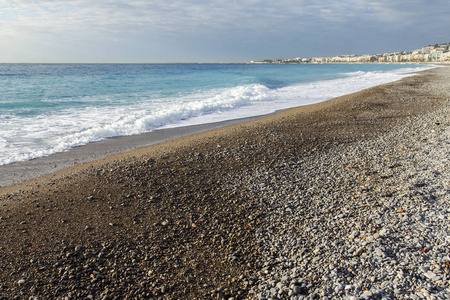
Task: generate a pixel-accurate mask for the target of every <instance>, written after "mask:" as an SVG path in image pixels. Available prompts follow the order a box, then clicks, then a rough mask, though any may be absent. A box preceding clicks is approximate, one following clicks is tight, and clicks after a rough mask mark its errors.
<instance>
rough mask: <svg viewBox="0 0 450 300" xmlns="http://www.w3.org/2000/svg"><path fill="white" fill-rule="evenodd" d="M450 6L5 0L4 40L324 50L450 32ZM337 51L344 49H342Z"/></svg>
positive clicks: (383, 0) (415, 1) (282, 0)
mask: <svg viewBox="0 0 450 300" xmlns="http://www.w3.org/2000/svg"><path fill="white" fill-rule="evenodd" d="M448 7H449V5H448V3H447V2H446V0H445V1H444V0H428V1H419V0H410V1H405V0H400V1H391V0H389V1H387V0H380V1H371V0H334V1H332V0H325V1H320V3H315V2H312V1H304V0H297V1H295V0H278V1H273V0H244V1H242V0H241V1H237V0H234V1H233V0H209V1H208V0H191V1H186V0H184V1H181V0H172V1H168V0H151V1H145V0H128V1H123V0H96V1H90V0H71V1H67V0H40V1H39V0H37V1H31V0H0V27H1V28H2V30H1V31H0V43H1V44H2V45H5V43H6V44H7V45H9V46H8V47H9V50H10V52H14V51H13V50H12V49H13V48H17V49H19V48H21V49H23V47H32V46H33V45H34V46H35V45H40V46H42V47H44V48H45V47H49V45H52V43H53V44H54V45H55V44H57V43H58V42H61V40H64V41H65V42H66V43H69V44H70V45H71V46H74V45H76V47H79V49H80V51H82V49H83V47H84V46H86V47H87V46H90V47H97V48H98V49H101V48H102V47H103V48H110V46H111V44H110V43H113V42H116V43H117V44H118V45H119V47H117V49H116V51H117V52H116V54H117V55H125V56H126V55H129V54H126V53H123V54H120V53H119V52H120V49H121V48H123V49H137V48H138V47H144V48H147V49H149V51H150V53H153V54H154V55H157V51H156V50H157V49H159V50H160V51H164V50H163V49H164V45H165V44H167V45H168V46H167V47H173V45H180V43H184V44H183V45H184V46H183V47H184V49H183V50H184V51H188V50H189V48H190V47H191V48H192V49H197V50H198V48H199V47H198V46H196V45H194V41H195V43H197V44H198V43H203V45H204V46H205V47H206V46H207V48H208V49H209V50H210V51H217V50H215V49H214V47H212V46H210V45H206V43H214V42H216V43H217V44H219V45H220V44H225V42H228V43H231V44H234V45H236V47H235V48H237V49H239V51H240V52H245V51H248V52H250V51H252V50H255V49H257V48H258V47H261V46H264V47H266V48H267V50H268V51H267V53H268V54H270V53H271V51H272V50H275V49H276V47H274V46H270V43H269V42H268V41H270V40H272V41H273V42H274V43H279V44H285V46H284V48H289V47H291V48H294V47H297V48H299V47H300V48H302V47H303V48H305V49H306V47H310V48H311V51H317V50H315V49H313V48H314V45H312V44H311V43H312V42H315V43H319V44H320V45H321V47H324V46H326V45H328V47H330V48H333V45H338V44H341V43H340V42H339V39H341V40H342V39H344V40H345V39H348V38H349V33H351V36H354V37H358V38H363V37H364V35H368V34H371V35H372V36H382V35H386V34H392V35H396V34H400V33H402V34H403V33H404V32H408V30H415V32H417V33H421V34H424V33H423V31H425V30H426V31H427V32H428V31H436V30H437V29H439V28H442V29H441V30H443V31H445V29H444V28H448V25H449V21H448V17H447V16H448V13H449V9H450V8H448ZM436 36H437V37H441V36H443V33H442V34H440V35H439V34H437V35H436ZM294 37H297V39H302V40H303V42H302V43H300V42H299V41H298V40H296V39H295V38H294ZM411 38H412V37H411ZM215 39H216V40H215ZM423 39H424V38H423V37H422V38H421V39H419V38H418V39H417V43H418V44H420V43H421V40H423ZM327 40H329V44H327ZM189 41H192V43H193V44H192V45H190V44H189ZM379 42H380V43H382V42H383V39H382V38H380V39H379ZM436 42H444V41H436ZM84 43H86V44H84ZM88 43H91V44H89V45H88ZM121 43H122V44H121ZM239 43H242V44H243V45H246V46H248V50H245V49H243V48H242V47H239V46H238V44H239ZM125 44H126V45H125ZM102 45H103V46H102ZM155 45H157V46H155ZM222 46H223V45H222ZM386 46H387V45H386ZM251 47H253V49H251ZM271 47H272V50H271V49H270V48H271ZM231 50H232V49H231V47H230V51H231ZM259 50H260V49H258V51H259ZM343 50H345V49H342V51H343ZM124 51H125V50H124ZM152 51H153V52H152ZM171 51H172V52H173V49H172V50H171ZM258 51H255V52H258ZM334 51H336V52H337V53H339V49H338V48H336V49H334ZM5 52H8V50H5ZM169 52H170V51H169ZM281 54H283V53H281ZM174 55H176V53H175V52H174ZM231 55H232V53H230V57H231ZM236 55H238V54H236ZM130 58H131V56H130ZM130 58H129V59H130Z"/></svg>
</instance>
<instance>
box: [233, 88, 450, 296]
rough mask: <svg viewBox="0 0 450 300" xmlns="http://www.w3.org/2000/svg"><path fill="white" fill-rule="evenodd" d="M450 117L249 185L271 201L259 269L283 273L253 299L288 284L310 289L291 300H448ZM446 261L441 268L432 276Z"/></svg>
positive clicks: (284, 168) (440, 114) (258, 177)
mask: <svg viewBox="0 0 450 300" xmlns="http://www.w3.org/2000/svg"><path fill="white" fill-rule="evenodd" d="M441 84H442V82H440V83H439V86H441ZM444 86H446V89H447V90H446V91H447V92H448V91H450V83H448V82H447V83H445V84H444ZM449 116H450V105H447V106H446V107H442V108H441V109H440V110H437V111H435V112H431V113H429V114H424V115H421V116H417V117H411V118H410V119H408V121H405V122H406V123H407V124H406V123H405V124H403V125H399V126H398V127H396V128H395V129H393V130H392V131H391V132H389V133H387V134H384V135H381V136H380V137H379V138H378V139H374V140H365V141H362V142H360V143H359V144H358V145H355V144H348V145H344V144H340V145H339V146H337V148H334V149H333V151H330V153H322V152H321V153H320V156H314V154H311V155H309V156H308V157H306V158H301V159H299V160H298V161H285V162H280V163H278V164H277V165H275V166H273V170H270V169H264V168H262V169H260V170H255V171H253V172H246V174H243V175H241V176H240V177H239V182H240V183H241V184H244V183H245V188H247V189H248V190H250V191H253V192H254V195H252V197H254V198H257V199H264V200H261V202H260V203H261V204H260V205H261V209H262V210H264V211H265V214H266V216H267V221H266V224H267V230H260V229H258V230H257V235H256V239H257V243H258V244H259V245H262V247H261V252H260V254H261V255H262V256H263V258H262V259H261V263H262V264H264V263H267V265H271V266H276V267H275V268H271V269H270V272H267V273H266V275H265V276H261V277H260V278H258V284H257V285H256V288H255V293H258V292H259V293H265V294H270V295H275V293H273V292H274V291H273V290H270V288H269V290H267V289H266V288H265V286H266V283H268V282H270V280H273V279H275V278H278V279H282V278H283V279H284V278H286V277H285V276H289V280H291V281H294V282H295V281H297V282H300V279H303V280H304V281H303V282H302V286H303V284H306V285H305V286H304V288H301V287H300V285H294V286H293V287H292V286H291V291H292V292H291V293H289V295H288V298H287V299H300V297H298V296H300V295H301V296H302V297H304V298H305V299H307V298H308V297H309V298H312V296H313V295H321V297H322V298H323V297H328V298H330V299H359V298H363V299H372V298H373V299H375V298H374V297H376V299H395V298H405V295H415V291H421V294H422V295H423V296H424V297H426V298H430V299H431V298H432V297H437V299H450V282H448V281H443V280H442V278H443V277H442V276H443V273H444V272H443V270H444V265H443V263H444V261H443V260H442V257H447V255H448V252H447V249H448V247H449V246H450V239H447V238H446V237H447V236H448V233H449V232H448V225H447V224H448V216H447V214H448V211H449V209H450V193H448V191H447V190H446V189H447V188H446V186H448V182H450V171H449V169H448V168H446V167H444V166H447V165H448V160H449V159H450V157H449V155H448V153H450V130H449V129H448V125H444V124H450V117H449ZM434 119H439V120H446V121H441V123H440V124H441V125H440V127H441V130H435V132H432V131H431V130H430V129H429V128H428V127H427V126H426V124H429V123H433V121H432V120H434ZM445 126H447V127H445ZM444 127H445V129H444ZM417 133H420V135H419V134H417ZM349 166H352V167H349ZM437 174H438V175H437ZM227 180H228V181H229V182H230V185H233V187H235V188H236V187H237V186H239V184H238V183H232V182H233V178H229V179H227ZM287 182H293V183H295V184H287ZM336 186H339V187H340V188H339V189H336V188H335V187H336ZM438 195H439V196H438ZM285 207H289V208H290V209H291V210H292V211H293V212H295V214H286V209H285ZM443 212H445V213H443ZM264 228H266V227H264ZM439 259H440V261H441V263H437V264H438V265H439V264H440V266H433V268H430V267H429V266H428V265H432V262H433V264H436V263H435V262H438V261H439ZM305 278H307V279H306V280H305ZM282 281H283V280H282ZM328 282H331V283H332V285H331V287H329V288H328V287H326V285H327V283H328ZM429 284H431V286H432V287H433V288H431V289H430V288H429V287H430V286H429ZM437 284H439V286H440V287H441V288H439V289H437V288H434V287H436V285H437ZM276 288H277V289H278V290H280V289H282V286H281V285H277V287H276ZM365 288H368V290H366V289H365ZM424 288H426V289H424ZM272 289H274V288H273V287H272ZM273 297H275V298H273V299H284V298H283V297H281V296H280V297H278V298H277V296H273ZM406 298H408V297H406Z"/></svg>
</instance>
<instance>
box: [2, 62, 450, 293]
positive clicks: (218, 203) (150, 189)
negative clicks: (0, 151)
mask: <svg viewBox="0 0 450 300" xmlns="http://www.w3.org/2000/svg"><path fill="white" fill-rule="evenodd" d="M449 98H450V68H446V67H442V68H435V69H431V70H428V71H424V72H421V73H420V74H419V75H417V76H413V77H409V78H405V79H403V80H401V81H398V82H394V83H389V84H386V85H382V86H378V87H374V88H371V89H368V90H364V91H361V92H358V93H355V94H351V95H347V96H344V97H340V98H336V99H333V100H330V101H327V102H324V103H320V104H316V105H311V106H305V107H299V108H294V109H290V110H287V111H283V112H281V113H278V114H274V115H271V116H268V117H266V118H263V119H258V120H255V121H251V122H245V123H240V124H236V125H232V126H228V127H223V128H218V129H214V130H210V131H206V132H202V133H197V134H194V135H190V136H187V137H182V138H179V139H174V140H170V141H166V142H162V143H160V144H157V145H153V146H150V147H146V148H141V149H137V150H134V151H132V152H127V153H123V154H119V155H114V156H110V157H108V158H105V159H102V160H97V161H94V162H89V163H86V164H80V165H78V166H76V167H72V168H69V169H65V170H62V171H59V172H58V173H55V174H52V175H48V176H45V177H41V178H39V179H35V180H31V181H27V182H23V183H21V184H19V185H15V186H9V187H5V188H2V189H1V190H0V192H1V196H0V234H1V239H0V268H1V270H2V272H0V299H1V298H2V297H3V298H5V299H11V298H14V297H17V298H29V297H39V298H44V299H45V298H55V299H56V298H59V299H63V298H66V299H72V298H73V299H78V298H81V299H83V298H87V297H89V298H91V299H134V298H137V299H142V298H144V299H145V298H150V299H198V298H200V299H211V298H218V299H228V298H230V297H234V299H266V298H274V299H291V298H292V299H297V298H296V297H298V296H317V297H319V296H327V297H329V298H330V299H339V298H345V299H348V297H349V296H354V297H365V296H367V297H368V298H369V297H374V299H376V298H381V297H383V296H389V297H391V298H392V297H394V298H401V297H403V298H411V296H413V295H415V296H417V297H420V296H425V297H428V296H430V295H432V294H434V295H437V296H440V297H441V298H448V297H449V296H450V292H449V291H450V290H449V282H448V280H447V276H448V275H447V273H448V271H449V270H448V268H449V267H450V263H448V258H447V254H448V243H449V242H450V241H449V240H448V234H447V233H448V221H449V218H450V215H449V213H450V206H449V200H450V199H449V190H448V187H449V186H450V173H449V171H448V161H449V153H450V151H449V150H450V136H449V134H450V132H449V125H450V120H449V117H448V116H449V114H448V113H449V104H450V101H449ZM427 294H428V296H427Z"/></svg>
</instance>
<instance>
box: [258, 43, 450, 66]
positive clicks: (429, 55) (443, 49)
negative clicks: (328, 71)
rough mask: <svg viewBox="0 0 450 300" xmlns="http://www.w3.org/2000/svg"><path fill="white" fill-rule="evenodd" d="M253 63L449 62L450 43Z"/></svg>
mask: <svg viewBox="0 0 450 300" xmlns="http://www.w3.org/2000/svg"><path fill="white" fill-rule="evenodd" d="M250 63H253V64H300V63H303V64H310V63H312V64H324V63H332V64H335V63H443V64H450V43H445V44H435V45H429V46H426V47H423V48H420V49H417V50H413V51H400V52H391V53H384V54H364V55H356V54H348V55H338V56H333V57H309V58H302V57H297V58H289V59H274V60H272V59H266V60H261V61H251V62H250Z"/></svg>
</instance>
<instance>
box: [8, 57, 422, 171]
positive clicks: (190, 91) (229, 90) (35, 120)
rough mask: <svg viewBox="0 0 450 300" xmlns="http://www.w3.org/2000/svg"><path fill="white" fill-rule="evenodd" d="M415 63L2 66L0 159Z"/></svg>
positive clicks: (312, 93)
mask: <svg viewBox="0 0 450 300" xmlns="http://www.w3.org/2000/svg"><path fill="white" fill-rule="evenodd" d="M426 68H429V66H416V65H376V64H373V65H327V64H324V65H256V64H0V91H1V93H0V165H2V164H7V163H12V162H16V161H22V160H28V159H32V158H36V157H40V156H45V155H49V154H52V153H55V152H60V151H66V150H68V149H70V148H72V147H75V146H79V145H84V144H87V143H89V142H94V141H98V140H101V139H104V138H108V137H114V136H121V135H131V134H138V133H142V132H146V131H150V130H154V129H158V128H165V127H176V126H184V125H191V124H199V123H208V122H214V121H222V120H227V119H234V118H239V117H247V116H254V115H261V114H266V113H270V112H273V111H275V110H278V109H285V108H288V107H294V106H299V105H305V104H310V103H315V102H319V101H324V100H327V99H330V98H333V97H336V96H340V95H343V94H348V93H352V92H355V91H358V90H361V89H364V88H368V87H371V86H374V85H378V84H382V83H385V82H390V81H394V80H398V79H400V78H402V77H404V76H407V74H408V73H409V72H411V71H413V70H422V69H426Z"/></svg>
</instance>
